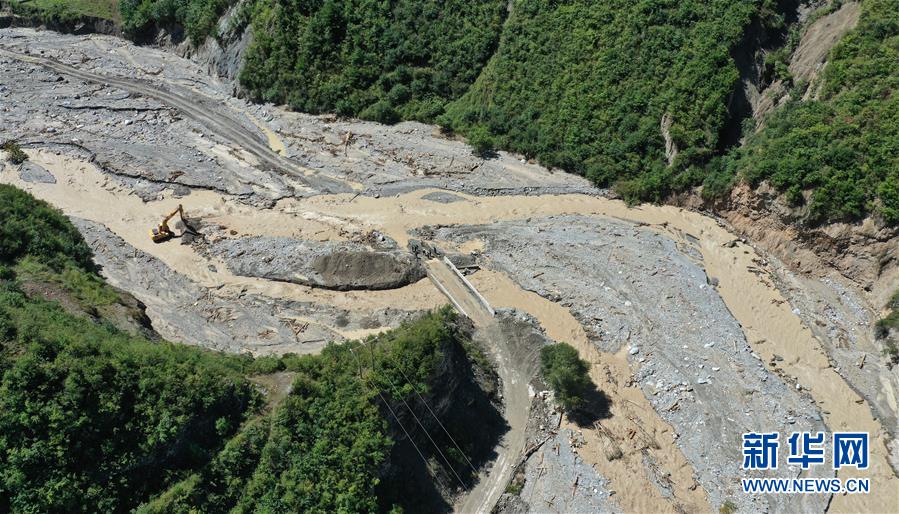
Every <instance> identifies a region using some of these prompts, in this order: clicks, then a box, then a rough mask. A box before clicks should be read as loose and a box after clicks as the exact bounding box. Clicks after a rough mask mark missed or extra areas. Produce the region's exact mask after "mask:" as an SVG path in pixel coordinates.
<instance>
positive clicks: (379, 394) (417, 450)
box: [350, 348, 430, 469]
mask: <svg viewBox="0 0 899 514" xmlns="http://www.w3.org/2000/svg"><path fill="white" fill-rule="evenodd" d="M350 353H351V354H352V355H353V357H355V358H356V363H357V364H358V365H359V378H360V379H361V380H362V381H363V382H364V383H365V385H367V386H368V387H369V388H370V389H373V390H374V391H375V392H376V393H378V396H379V397H380V398H381V401H382V402H384V406H386V407H387V410H389V411H390V414H392V415H393V419H395V420H396V423H397V424H398V425H399V426H400V428H401V429H402V430H403V433H404V434H406V438H408V439H409V442H410V443H412V447H413V448H415V452H416V453H418V456H419V457H421V461H422V462H423V463H424V465H425V469H429V468H430V466H429V465H428V459H426V458H425V456H424V454H423V453H421V450H419V449H418V445H417V444H415V441H414V440H413V439H412V436H411V435H409V432H408V431H407V430H406V427H404V426H403V422H402V421H400V418H399V416H397V415H396V412H395V411H394V410H393V407H391V406H390V403H389V402H388V401H387V400H386V399H384V395H383V394H381V390H380V389H378V388H377V387H373V386H372V385H371V383H369V381H368V380H367V379H366V378H364V377H363V375H362V363H361V362H360V361H359V356H358V355H356V352H354V351H353V349H352V348H350Z"/></svg>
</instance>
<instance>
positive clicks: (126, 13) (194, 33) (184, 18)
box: [119, 0, 235, 44]
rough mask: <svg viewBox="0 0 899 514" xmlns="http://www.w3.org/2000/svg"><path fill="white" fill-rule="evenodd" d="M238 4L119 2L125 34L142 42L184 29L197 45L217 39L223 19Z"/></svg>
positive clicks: (211, 0) (226, 0) (219, 0)
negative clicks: (159, 32)
mask: <svg viewBox="0 0 899 514" xmlns="http://www.w3.org/2000/svg"><path fill="white" fill-rule="evenodd" d="M233 3H235V2H234V0H119V9H120V10H121V13H122V26H123V28H124V30H125V33H127V34H129V35H130V36H132V37H135V38H138V39H145V38H148V37H149V36H152V34H153V32H154V30H155V29H158V28H166V29H172V28H177V27H183V28H184V31H185V32H186V33H187V36H188V37H189V38H190V39H191V41H193V42H194V43H195V44H200V43H202V42H203V41H204V40H205V39H206V37H208V36H217V33H216V25H217V24H218V21H219V17H220V16H221V15H222V13H223V12H224V11H225V9H227V8H228V6H230V5H231V4H233Z"/></svg>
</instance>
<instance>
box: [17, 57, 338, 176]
mask: <svg viewBox="0 0 899 514" xmlns="http://www.w3.org/2000/svg"><path fill="white" fill-rule="evenodd" d="M0 55H2V56H4V57H8V58H12V59H16V60H20V61H24V62H27V63H31V64H37V65H39V66H43V67H45V68H49V69H51V70H53V71H55V72H57V73H60V74H62V75H67V76H69V77H74V78H77V79H80V80H83V81H85V82H94V83H97V84H109V85H111V86H115V87H118V88H121V89H123V90H125V91H129V92H132V93H136V94H139V95H143V96H146V97H149V98H153V99H155V100H158V101H160V102H162V103H163V104H165V105H167V106H169V107H173V108H175V109H177V110H178V111H180V112H181V113H182V114H183V115H184V116H187V117H189V118H191V119H192V120H194V121H196V122H197V123H199V124H200V125H202V126H204V127H206V128H207V129H208V130H210V131H212V132H213V133H215V134H216V135H218V136H219V137H221V138H223V139H225V140H227V141H230V142H231V143H233V144H234V145H236V146H239V147H241V148H243V149H245V150H246V151H247V152H249V153H250V154H252V155H253V156H254V157H256V158H257V159H259V161H260V163H261V164H263V165H264V166H265V167H268V168H269V169H271V170H272V171H276V172H278V173H283V174H286V175H288V176H290V177H291V178H293V179H294V180H297V181H299V182H301V183H303V184H305V185H306V186H308V187H309V188H310V192H324V193H342V192H348V191H353V187H351V186H350V185H349V184H347V183H345V182H341V181H338V180H335V179H333V178H331V177H323V176H316V175H315V173H314V172H313V171H312V170H309V169H307V168H304V167H302V166H299V165H298V164H296V163H294V162H291V161H290V160H288V159H286V158H285V157H283V156H282V155H281V154H280V153H279V152H276V151H273V150H272V149H271V148H270V147H269V146H268V145H267V144H266V143H264V142H263V141H262V139H261V138H260V137H259V135H258V134H256V133H254V132H252V131H250V130H249V129H247V127H245V126H244V125H243V124H242V123H240V121H238V119H237V116H238V114H237V113H229V112H228V110H229V109H228V108H227V107H225V106H222V105H221V104H214V103H213V102H212V101H211V100H210V99H207V98H204V97H203V96H202V95H198V94H195V93H192V92H191V91H188V90H187V89H182V90H180V91H176V90H175V88H176V86H174V85H173V84H171V83H167V84H166V85H165V86H162V85H160V84H153V83H150V82H147V81H144V80H140V79H126V78H123V77H114V76H108V75H100V74H98V73H91V72H87V71H84V70H80V69H78V68H75V67H72V66H69V65H67V64H63V63H61V62H59V61H56V60H54V59H50V58H47V57H38V56H34V55H26V54H21V53H18V52H12V51H10V50H6V49H0ZM266 137H271V136H269V135H268V133H266Z"/></svg>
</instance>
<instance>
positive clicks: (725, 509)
mask: <svg viewBox="0 0 899 514" xmlns="http://www.w3.org/2000/svg"><path fill="white" fill-rule="evenodd" d="M735 512H737V504H736V503H734V502H732V501H731V500H727V501H725V502H724V503H722V504H721V506H720V507H718V513H719V514H734V513H735Z"/></svg>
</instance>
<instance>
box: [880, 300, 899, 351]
mask: <svg viewBox="0 0 899 514" xmlns="http://www.w3.org/2000/svg"><path fill="white" fill-rule="evenodd" d="M886 308H887V309H888V310H889V312H888V313H887V315H886V316H884V317H883V318H882V319H880V320H879V321H878V322H877V325H876V326H875V329H874V330H875V335H876V336H877V339H880V340H881V341H882V342H883V352H884V354H885V355H886V356H887V357H889V359H890V361H891V362H892V363H893V364H899V341H897V340H896V336H895V335H893V332H896V333H899V291H896V292H895V293H893V296H892V298H890V301H889V302H887V305H886Z"/></svg>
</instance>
